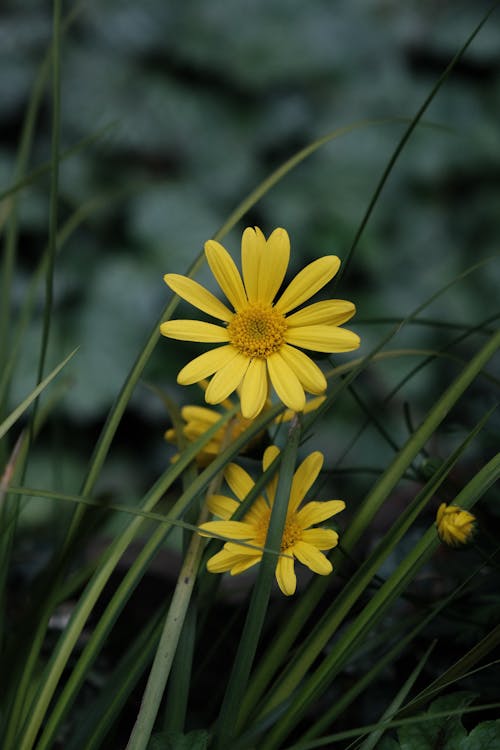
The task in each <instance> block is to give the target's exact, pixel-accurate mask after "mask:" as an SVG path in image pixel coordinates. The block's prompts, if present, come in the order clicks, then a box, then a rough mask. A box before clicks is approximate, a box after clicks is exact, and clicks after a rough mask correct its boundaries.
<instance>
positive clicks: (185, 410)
mask: <svg viewBox="0 0 500 750" xmlns="http://www.w3.org/2000/svg"><path fill="white" fill-rule="evenodd" d="M212 351H217V349H212ZM181 415H182V418H183V420H184V421H185V422H195V421H196V422H204V423H205V424H206V429H207V430H208V428H209V427H211V426H212V425H214V424H215V423H216V422H218V421H219V419H220V418H221V415H220V414H219V413H218V412H216V411H214V409H206V408H205V407H204V406H192V405H191V406H183V407H182V409H181Z"/></svg>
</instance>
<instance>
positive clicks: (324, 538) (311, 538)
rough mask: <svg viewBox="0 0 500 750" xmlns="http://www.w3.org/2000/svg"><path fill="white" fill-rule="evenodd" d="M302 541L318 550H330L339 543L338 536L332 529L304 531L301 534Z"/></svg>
mask: <svg viewBox="0 0 500 750" xmlns="http://www.w3.org/2000/svg"><path fill="white" fill-rule="evenodd" d="M302 541H303V542H307V544H312V545H313V546H314V547H317V548H318V549H332V548H333V547H336V546H337V544H338V541H339V535H338V534H337V532H336V531H334V530H333V529H306V530H305V531H303V532H302Z"/></svg>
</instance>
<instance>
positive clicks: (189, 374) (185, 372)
mask: <svg viewBox="0 0 500 750" xmlns="http://www.w3.org/2000/svg"><path fill="white" fill-rule="evenodd" d="M237 356H238V352H237V351H236V349H234V348H233V347H232V346H219V347H218V348H217V349H211V350H210V351H209V352H204V353H203V354H200V355H199V356H198V357H195V358H194V359H192V360H191V362H188V364H187V365H185V366H184V367H183V368H182V370H181V371H180V372H179V374H178V375H177V382H178V383H179V385H192V383H197V382H198V381H199V380H203V378H208V376H209V375H213V373H214V372H215V371H216V370H219V369H221V368H222V367H224V366H225V365H227V364H228V362H232V360H233V359H235V357H237Z"/></svg>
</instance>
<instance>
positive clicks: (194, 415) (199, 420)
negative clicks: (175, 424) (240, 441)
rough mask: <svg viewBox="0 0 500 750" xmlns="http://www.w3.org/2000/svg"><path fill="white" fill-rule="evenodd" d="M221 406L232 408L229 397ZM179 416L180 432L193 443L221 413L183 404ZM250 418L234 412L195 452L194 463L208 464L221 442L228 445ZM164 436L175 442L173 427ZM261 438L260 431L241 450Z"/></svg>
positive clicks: (251, 445) (174, 458)
mask: <svg viewBox="0 0 500 750" xmlns="http://www.w3.org/2000/svg"><path fill="white" fill-rule="evenodd" d="M222 406H223V407H224V408H225V409H227V410H229V409H232V408H233V404H232V403H231V401H229V399H225V400H224V401H223V402H222ZM181 417H182V419H183V421H184V425H183V428H182V434H183V435H184V437H185V439H186V440H187V442H188V443H193V442H194V441H195V440H198V438H199V437H201V436H202V435H203V434H204V433H205V432H206V431H207V430H208V429H210V427H213V426H214V424H215V423H216V422H218V421H219V419H220V418H221V414H220V412H218V411H215V409H207V408H205V407H203V406H195V405H190V406H183V407H182V409H181ZM251 421H252V420H250V419H245V418H244V417H243V416H242V414H241V413H237V414H235V416H234V417H233V418H232V419H231V421H230V422H229V423H228V424H226V425H225V426H224V427H221V428H220V430H218V431H217V432H216V433H215V435H213V436H212V439H211V440H210V441H209V442H208V443H207V444H206V445H205V447H204V448H203V449H202V450H201V451H200V452H199V453H198V454H197V456H196V463H197V464H198V465H199V466H208V464H209V463H211V461H213V460H214V458H216V456H218V454H219V452H220V449H221V445H222V444H223V443H225V444H226V446H227V445H229V444H230V443H231V442H232V441H233V440H235V439H236V438H237V437H239V436H240V435H241V433H242V432H244V431H245V430H246V428H247V427H248V425H249V424H250V423H251ZM165 438H166V440H167V441H168V442H169V443H173V444H174V445H176V444H177V434H176V430H175V429H174V428H171V429H169V430H167V431H166V432H165ZM261 439H262V433H259V434H258V435H256V436H255V437H254V438H252V440H251V441H250V442H249V443H248V445H246V446H245V449H244V451H243V452H245V453H246V452H247V451H250V450H252V448H253V447H254V446H255V445H257V444H258V443H259V441H260V440H261ZM172 460H174V461H175V460H177V456H174V457H173V459H172Z"/></svg>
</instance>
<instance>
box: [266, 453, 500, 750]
mask: <svg viewBox="0 0 500 750" xmlns="http://www.w3.org/2000/svg"><path fill="white" fill-rule="evenodd" d="M499 476H500V453H498V454H497V455H496V456H494V457H493V458H492V459H491V460H490V461H489V462H488V463H487V464H486V465H485V466H483V468H482V469H481V470H480V471H478V473H477V474H476V475H475V476H474V477H473V478H472V479H471V480H470V482H469V483H468V484H467V485H466V486H465V487H464V489H463V490H462V491H461V492H460V493H459V495H458V496H457V498H456V503H457V505H459V506H460V507H461V508H464V510H470V508H471V507H473V505H474V504H475V503H476V502H477V501H478V500H479V499H480V498H481V497H482V496H483V495H484V493H485V492H486V491H487V490H488V489H489V488H490V487H491V485H492V484H493V483H494V482H496V481H497V480H498V478H499ZM439 544H440V541H439V537H438V535H437V531H436V528H435V526H434V524H433V525H432V526H431V527H430V528H429V529H428V531H427V533H426V534H425V535H424V536H423V537H422V539H421V540H420V541H419V542H418V543H417V544H416V545H415V547H414V548H413V549H412V550H411V552H410V553H409V554H408V555H407V556H406V558H405V559H404V560H403V561H402V562H401V563H400V565H399V566H398V568H397V569H396V570H395V571H394V573H393V574H392V575H391V577H390V578H389V579H388V580H387V581H386V583H385V584H384V585H383V586H382V588H380V589H379V591H378V592H377V593H376V594H375V596H374V597H373V598H372V599H371V600H370V601H369V603H368V604H367V605H366V606H365V607H364V609H363V610H362V612H361V613H360V614H359V615H358V617H357V618H356V619H355V620H354V621H353V622H352V624H351V625H350V627H349V628H348V629H347V630H346V631H345V632H344V634H343V635H342V637H341V638H340V639H339V640H338V641H337V642H336V643H335V645H334V647H333V648H332V649H331V651H330V652H329V653H328V655H327V656H326V657H325V658H324V659H323V661H322V663H321V664H320V666H319V667H318V669H317V670H316V671H315V672H314V673H313V674H312V675H311V677H309V678H308V679H307V680H306V681H303V682H302V684H301V690H300V692H298V693H297V694H296V696H295V698H294V700H293V701H292V703H291V704H290V705H289V706H288V707H287V710H286V712H285V713H284V715H283V716H282V717H281V719H280V720H279V721H278V722H277V724H276V725H275V727H274V728H273V730H272V731H271V732H270V733H269V735H268V736H267V737H266V739H265V741H264V742H263V744H262V745H261V750H277V748H281V747H283V739H284V738H285V737H286V736H287V735H288V733H289V732H290V731H291V730H292V729H293V727H294V726H296V725H297V723H298V722H299V721H300V719H301V717H302V716H303V715H304V712H305V710H306V709H307V706H309V705H310V703H311V702H312V701H314V700H315V699H316V698H317V697H318V695H319V694H321V693H322V692H324V690H325V689H326V687H327V686H328V685H329V684H330V683H331V681H332V679H334V677H335V675H336V674H338V672H339V671H340V669H341V668H342V666H343V664H344V663H345V660H346V659H347V658H349V655H350V654H351V653H352V650H353V648H355V647H356V646H358V645H359V644H360V643H361V641H362V639H363V638H365V637H366V635H367V633H368V632H369V631H370V629H372V628H374V627H375V625H376V624H377V623H378V622H379V621H380V619H381V618H382V617H383V616H384V614H385V612H386V611H387V609H388V607H389V606H390V605H391V604H392V603H393V602H394V601H395V600H396V599H397V597H398V596H399V595H400V594H401V593H402V591H404V589H405V588H406V586H407V585H408V583H409V582H410V581H411V580H413V578H414V577H415V575H416V573H417V572H418V571H419V570H420V568H421V567H422V566H423V565H424V564H425V563H426V562H427V560H428V559H429V557H430V556H431V555H432V553H433V552H434V551H435V549H436V548H437V547H438V546H439Z"/></svg>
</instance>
